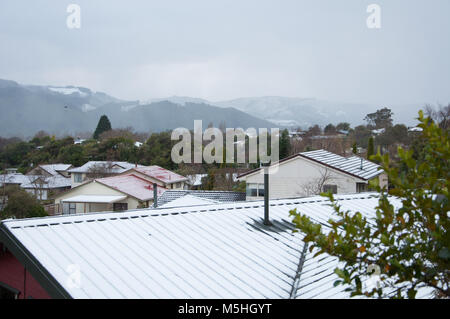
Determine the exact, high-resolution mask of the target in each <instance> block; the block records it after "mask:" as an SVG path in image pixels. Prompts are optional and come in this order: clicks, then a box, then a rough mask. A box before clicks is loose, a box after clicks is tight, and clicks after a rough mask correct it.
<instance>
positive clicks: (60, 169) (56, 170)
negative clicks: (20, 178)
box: [26, 164, 73, 177]
mask: <svg viewBox="0 0 450 319" xmlns="http://www.w3.org/2000/svg"><path fill="white" fill-rule="evenodd" d="M71 168H73V166H72V164H41V165H38V166H36V167H35V168H33V169H32V170H31V171H29V172H28V173H27V174H26V175H38V176H41V175H42V176H46V177H50V176H63V177H70V174H69V172H68V170H69V169H71Z"/></svg>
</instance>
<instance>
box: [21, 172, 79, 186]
mask: <svg viewBox="0 0 450 319" xmlns="http://www.w3.org/2000/svg"><path fill="white" fill-rule="evenodd" d="M26 177H27V180H26V182H24V183H23V184H21V185H20V187H22V188H40V189H53V188H66V187H70V186H71V185H72V181H71V179H70V177H64V176H62V175H59V174H58V175H56V176H50V177H45V176H41V175H26Z"/></svg>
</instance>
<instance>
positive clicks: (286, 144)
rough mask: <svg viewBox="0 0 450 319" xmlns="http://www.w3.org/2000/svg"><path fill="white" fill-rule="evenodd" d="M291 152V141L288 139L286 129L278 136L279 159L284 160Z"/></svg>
mask: <svg viewBox="0 0 450 319" xmlns="http://www.w3.org/2000/svg"><path fill="white" fill-rule="evenodd" d="M290 152H291V139H290V137H289V132H288V130H287V129H284V130H283V131H282V132H281V136H280V153H279V155H280V159H283V158H286V157H288V156H289V155H290Z"/></svg>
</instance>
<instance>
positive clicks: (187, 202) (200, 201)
mask: <svg viewBox="0 0 450 319" xmlns="http://www.w3.org/2000/svg"><path fill="white" fill-rule="evenodd" d="M218 203H219V202H218V201H215V200H212V199H207V198H201V197H197V196H194V195H184V196H183V197H180V198H177V199H175V200H173V201H171V202H169V203H166V204H164V205H160V206H158V207H159V208H168V207H183V206H197V205H212V204H218Z"/></svg>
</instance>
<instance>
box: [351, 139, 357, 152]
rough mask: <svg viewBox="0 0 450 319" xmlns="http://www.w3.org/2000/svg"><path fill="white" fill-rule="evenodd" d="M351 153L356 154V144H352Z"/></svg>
mask: <svg viewBox="0 0 450 319" xmlns="http://www.w3.org/2000/svg"><path fill="white" fill-rule="evenodd" d="M352 152H353V154H358V146H357V145H356V142H355V143H353V147H352Z"/></svg>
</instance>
